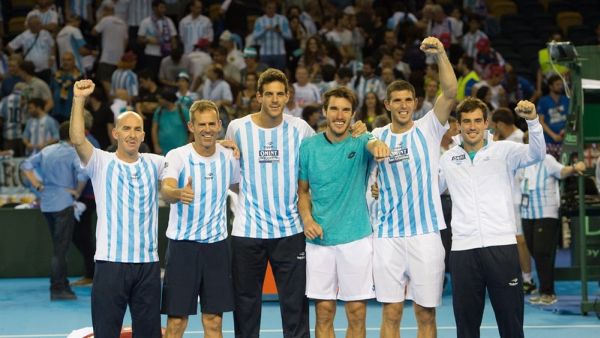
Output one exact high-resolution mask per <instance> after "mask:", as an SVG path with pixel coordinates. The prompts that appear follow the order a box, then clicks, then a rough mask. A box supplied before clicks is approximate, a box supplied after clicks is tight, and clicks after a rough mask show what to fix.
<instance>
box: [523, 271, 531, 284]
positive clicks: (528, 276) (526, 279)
mask: <svg viewBox="0 0 600 338" xmlns="http://www.w3.org/2000/svg"><path fill="white" fill-rule="evenodd" d="M532 279H533V278H532V277H531V272H523V282H528V283H531V282H532Z"/></svg>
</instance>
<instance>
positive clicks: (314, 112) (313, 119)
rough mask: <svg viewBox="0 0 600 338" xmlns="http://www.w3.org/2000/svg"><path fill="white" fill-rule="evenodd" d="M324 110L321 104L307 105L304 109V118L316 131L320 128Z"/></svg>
mask: <svg viewBox="0 0 600 338" xmlns="http://www.w3.org/2000/svg"><path fill="white" fill-rule="evenodd" d="M322 115H323V112H322V110H321V107H319V106H306V107H304V109H302V119H303V120H304V121H306V123H308V125H309V126H311V128H312V129H313V130H314V131H317V129H319V122H320V121H321V119H322V118H321V117H322Z"/></svg>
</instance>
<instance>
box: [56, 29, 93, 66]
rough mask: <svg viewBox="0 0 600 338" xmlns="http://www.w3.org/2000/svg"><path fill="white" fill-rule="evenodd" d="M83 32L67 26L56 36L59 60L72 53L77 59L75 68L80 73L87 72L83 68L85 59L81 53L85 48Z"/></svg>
mask: <svg viewBox="0 0 600 338" xmlns="http://www.w3.org/2000/svg"><path fill="white" fill-rule="evenodd" d="M85 44H86V42H85V40H84V39H83V34H81V30H80V29H79V28H77V27H74V26H70V25H66V26H65V27H64V28H63V29H61V30H60V31H59V32H58V34H57V35H56V46H57V47H58V55H59V60H62V55H63V54H64V53H65V52H71V53H72V54H73V56H74V57H75V66H76V67H77V69H79V71H80V72H82V73H83V72H85V69H84V68H83V63H82V61H83V57H82V56H81V54H80V53H79V48H81V47H83V46H85Z"/></svg>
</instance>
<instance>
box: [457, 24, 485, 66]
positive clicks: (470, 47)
mask: <svg viewBox="0 0 600 338" xmlns="http://www.w3.org/2000/svg"><path fill="white" fill-rule="evenodd" d="M480 28H481V19H480V18H479V17H478V16H476V15H470V16H469V30H468V31H467V33H465V35H464V36H463V37H462V48H463V50H464V52H465V54H466V55H467V56H469V57H471V58H475V56H476V55H477V43H478V42H479V40H481V39H488V36H487V35H486V34H485V33H484V32H483V31H482V30H481V29H480Z"/></svg>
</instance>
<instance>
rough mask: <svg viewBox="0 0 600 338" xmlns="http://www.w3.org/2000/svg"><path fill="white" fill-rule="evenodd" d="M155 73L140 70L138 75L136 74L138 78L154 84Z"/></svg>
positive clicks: (148, 70)
mask: <svg viewBox="0 0 600 338" xmlns="http://www.w3.org/2000/svg"><path fill="white" fill-rule="evenodd" d="M155 74H156V72H152V71H151V70H150V69H147V68H146V69H142V70H141V71H140V72H139V74H138V78H139V79H140V80H141V79H144V80H152V81H153V82H156V75H155Z"/></svg>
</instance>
